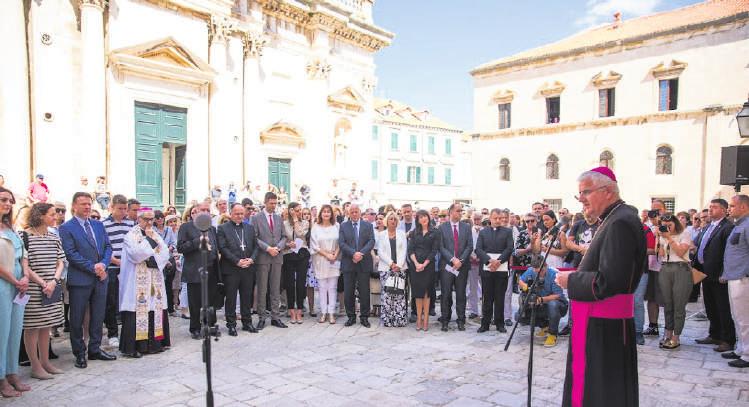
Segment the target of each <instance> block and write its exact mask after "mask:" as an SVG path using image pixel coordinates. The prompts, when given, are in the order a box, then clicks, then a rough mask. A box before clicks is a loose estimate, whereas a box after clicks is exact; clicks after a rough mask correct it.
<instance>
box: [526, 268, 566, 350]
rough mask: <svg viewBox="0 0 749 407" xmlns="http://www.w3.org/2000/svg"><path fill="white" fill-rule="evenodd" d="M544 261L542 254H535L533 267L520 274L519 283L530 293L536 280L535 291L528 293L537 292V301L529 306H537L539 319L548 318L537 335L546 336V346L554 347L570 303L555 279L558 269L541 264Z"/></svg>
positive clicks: (537, 318) (537, 317)
mask: <svg viewBox="0 0 749 407" xmlns="http://www.w3.org/2000/svg"><path fill="white" fill-rule="evenodd" d="M542 262H543V257H542V256H535V257H534V258H533V260H531V267H529V268H528V270H526V271H525V273H523V275H521V276H520V280H519V281H518V285H519V286H520V289H521V290H523V292H524V293H528V290H529V288H530V287H532V286H533V283H534V281H535V286H536V288H535V289H534V291H535V293H533V292H532V293H528V294H526V295H534V294H535V298H536V303H535V304H529V306H534V305H535V306H536V320H537V321H538V320H542V321H543V320H547V322H548V324H546V325H547V326H545V327H544V328H542V329H541V330H540V331H539V332H538V333H536V336H538V337H544V336H546V341H545V342H544V347H546V348H552V347H554V346H557V336H558V335H559V321H560V320H561V319H562V317H563V316H565V315H567V309H568V308H569V305H568V303H567V298H566V297H565V296H564V290H562V287H560V286H559V285H557V283H556V281H554V280H555V279H556V277H557V272H558V271H557V270H556V269H555V268H553V267H552V268H549V267H548V266H547V265H546V263H544V264H543V265H541V263H542ZM537 270H538V271H537ZM536 280H538V281H536Z"/></svg>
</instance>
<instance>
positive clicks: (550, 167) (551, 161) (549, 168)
mask: <svg viewBox="0 0 749 407" xmlns="http://www.w3.org/2000/svg"><path fill="white" fill-rule="evenodd" d="M546 179H559V158H558V157H557V156H556V155H555V154H550V155H549V156H548V157H547V158H546Z"/></svg>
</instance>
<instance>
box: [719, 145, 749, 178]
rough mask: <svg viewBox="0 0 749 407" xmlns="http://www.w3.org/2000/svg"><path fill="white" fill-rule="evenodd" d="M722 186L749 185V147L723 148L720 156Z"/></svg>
mask: <svg viewBox="0 0 749 407" xmlns="http://www.w3.org/2000/svg"><path fill="white" fill-rule="evenodd" d="M720 184H721V185H736V184H738V185H749V146H729V147H723V149H722V151H721V154H720Z"/></svg>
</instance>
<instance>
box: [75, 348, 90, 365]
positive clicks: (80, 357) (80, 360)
mask: <svg viewBox="0 0 749 407" xmlns="http://www.w3.org/2000/svg"><path fill="white" fill-rule="evenodd" d="M75 367H77V368H78V369H85V368H87V367H88V363H87V362H86V356H85V355H84V353H83V352H81V353H80V354H79V355H78V356H76V357H75Z"/></svg>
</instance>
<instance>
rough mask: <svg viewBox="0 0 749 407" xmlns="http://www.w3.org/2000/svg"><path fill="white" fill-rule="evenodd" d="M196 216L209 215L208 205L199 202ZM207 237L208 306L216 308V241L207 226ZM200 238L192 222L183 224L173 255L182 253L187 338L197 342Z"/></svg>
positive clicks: (200, 264)
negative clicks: (175, 251) (188, 325)
mask: <svg viewBox="0 0 749 407" xmlns="http://www.w3.org/2000/svg"><path fill="white" fill-rule="evenodd" d="M198 212H199V213H208V214H210V212H211V207H210V205H209V204H208V203H206V202H203V203H201V204H200V205H199V206H198ZM206 235H207V237H208V302H209V304H213V305H214V306H219V305H220V304H218V302H219V295H218V294H219V293H218V273H219V266H218V241H217V239H216V228H214V227H213V226H211V228H210V229H208V232H206ZM202 236H203V234H202V233H201V232H200V230H199V229H198V228H197V227H196V226H195V224H194V222H193V221H190V222H187V223H183V224H182V226H180V227H179V232H177V251H178V252H180V253H182V255H183V256H184V260H183V262H182V281H184V282H186V283H187V306H188V308H189V309H190V335H191V336H192V338H193V339H201V338H202V337H201V335H200V323H201V321H200V309H201V308H202V306H203V304H202V291H201V282H200V268H201V267H202V259H201V253H200V241H201V237H202Z"/></svg>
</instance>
